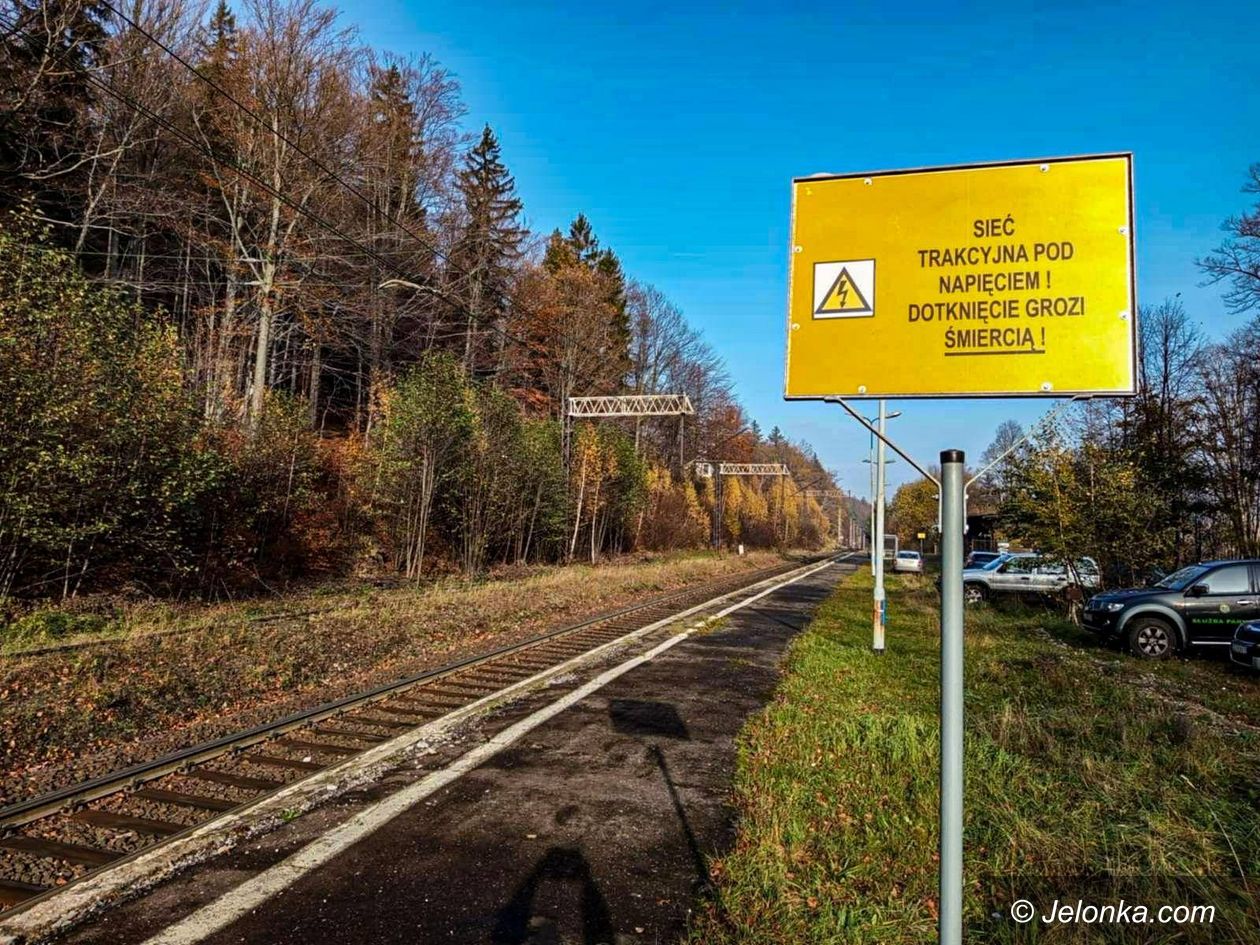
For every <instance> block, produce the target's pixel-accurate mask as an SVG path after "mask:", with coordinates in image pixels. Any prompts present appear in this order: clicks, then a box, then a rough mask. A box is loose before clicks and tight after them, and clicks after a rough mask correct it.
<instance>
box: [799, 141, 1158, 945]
mask: <svg viewBox="0 0 1260 945" xmlns="http://www.w3.org/2000/svg"><path fill="white" fill-rule="evenodd" d="M1132 203H1133V201H1132V155H1130V154H1104V155H1091V156H1085V157H1074V158H1050V159H1042V160H1034V161H1012V162H1006V163H1000V164H978V165H964V166H955V167H941V168H922V169H917V170H905V171H888V172H883V173H875V174H847V175H818V176H815V177H805V178H798V179H797V180H796V181H794V182H793V201H792V242H791V255H790V257H789V283H788V313H787V354H786V360H785V383H784V396H785V397H786V398H787V399H789V400H793V399H801V400H827V401H831V402H834V403H838V404H839V405H840V406H841V407H843V408H844V410H845V411H846V412H848V413H849V415H850V416H852V417H853V418H854V419H855V420H857V421H858V422H859V423H861V424H862V426H863V427H865V428H866V429H867V430H869V431H870V432H871V435H872V436H874V437H875V438H876V439H877V440H878V441H879V443H880V447H881V451H882V448H883V446H888V447H890V448H891V449H892V450H893V451H894V452H896V453H897V454H898V455H899V456H901V457H902V458H903V459H905V460H906V461H907V462H908V463H910V465H912V466H913V467H914V468H915V469H917V470H918V471H919V473H921V474H922V475H923V476H924V477H926V478H927V479H929V480H931V481H932V482H933V483H935V484H936V486H937V488H938V490H939V493H940V501H941V515H940V528H941V535H940V538H941V701H940V711H941V742H940V751H941V754H940V771H941V796H940V819H941V825H940V920H939V931H940V941H941V943H942V945H961V942H962V901H963V900H962V890H963V868H962V867H963V601H962V562H963V528H964V522H965V513H964V503H965V495H966V489H967V486H968V485H970V482H968V481H967V480H966V477H965V471H964V460H965V457H964V456H963V452H962V451H961V450H954V449H948V450H944V451H943V452H942V453H941V454H940V461H941V473H940V478H939V479H938V478H937V477H936V476H934V475H932V474H931V473H930V472H929V471H928V470H927V469H925V468H924V467H923V466H922V465H921V464H920V463H918V462H916V461H915V460H914V458H913V457H911V456H910V455H909V454H907V453H906V452H905V451H904V450H902V449H900V448H899V447H898V446H897V445H896V444H895V443H894V442H892V440H890V439H888V437H887V435H886V433H885V431H884V429H883V423H882V422H881V423H880V425H879V427H878V428H877V427H876V426H874V425H873V424H872V423H871V422H870V421H869V420H867V419H866V418H865V417H863V416H862V415H861V414H859V413H858V412H857V411H856V410H855V409H854V408H853V407H852V406H851V405H850V404H849V401H850V400H856V399H881V404H880V415H881V417H883V415H884V409H883V403H882V399H883V398H909V397H933V398H944V397H951V398H956V397H1070V398H1073V399H1075V398H1079V397H1091V396H1100V395H1101V396H1124V395H1131V394H1133V393H1135V392H1136V383H1137V370H1136V357H1137V344H1136V337H1137V305H1136V293H1135V287H1134V271H1133V205H1132ZM881 458H882V457H881ZM879 465H880V466H881V467H882V463H880V464H879ZM971 481H972V482H974V481H975V480H974V478H973V479H972V480H971ZM881 532H882V527H881V525H880V524H879V523H876V530H875V534H873V535H872V536H871V539H872V545H873V546H875V547H874V548H873V549H872V550H873V552H874V553H875V555H876V558H873V559H872V564H873V565H874V564H875V562H876V561H878V562H879V564H880V565H882V559H883V547H882V546H883V535H882V534H881ZM877 625H878V624H877Z"/></svg>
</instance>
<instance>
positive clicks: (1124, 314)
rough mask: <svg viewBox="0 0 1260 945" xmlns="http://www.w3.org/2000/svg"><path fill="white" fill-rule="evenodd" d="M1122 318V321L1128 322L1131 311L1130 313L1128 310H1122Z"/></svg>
mask: <svg viewBox="0 0 1260 945" xmlns="http://www.w3.org/2000/svg"><path fill="white" fill-rule="evenodd" d="M1120 320H1121V321H1126V322H1127V321H1128V320H1129V313H1128V312H1121V313H1120Z"/></svg>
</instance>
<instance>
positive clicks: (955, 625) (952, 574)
mask: <svg viewBox="0 0 1260 945" xmlns="http://www.w3.org/2000/svg"><path fill="white" fill-rule="evenodd" d="M963 464H964V456H963V451H962V450H943V451H942V452H941V849H940V854H941V877H940V880H941V882H940V902H941V906H940V941H941V945H962V869H963V593H962V592H963V582H962V565H963V525H964V522H963V491H964V478H963V476H964V473H963Z"/></svg>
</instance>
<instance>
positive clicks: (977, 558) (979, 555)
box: [963, 551, 1002, 570]
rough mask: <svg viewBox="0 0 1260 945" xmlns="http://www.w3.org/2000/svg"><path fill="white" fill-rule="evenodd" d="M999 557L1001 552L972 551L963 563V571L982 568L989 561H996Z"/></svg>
mask: <svg viewBox="0 0 1260 945" xmlns="http://www.w3.org/2000/svg"><path fill="white" fill-rule="evenodd" d="M1000 557H1002V552H1000V551H973V552H972V553H971V554H969V555H967V557H966V559H965V560H964V561H963V569H964V570H966V569H967V568H982V567H984V566H985V565H986V564H988V563H989V562H990V561H996V560H997V559H998V558H1000Z"/></svg>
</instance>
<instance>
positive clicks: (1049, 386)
mask: <svg viewBox="0 0 1260 945" xmlns="http://www.w3.org/2000/svg"><path fill="white" fill-rule="evenodd" d="M1041 389H1042V390H1054V385H1053V384H1051V383H1050V382H1049V381H1042V382H1041Z"/></svg>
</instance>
